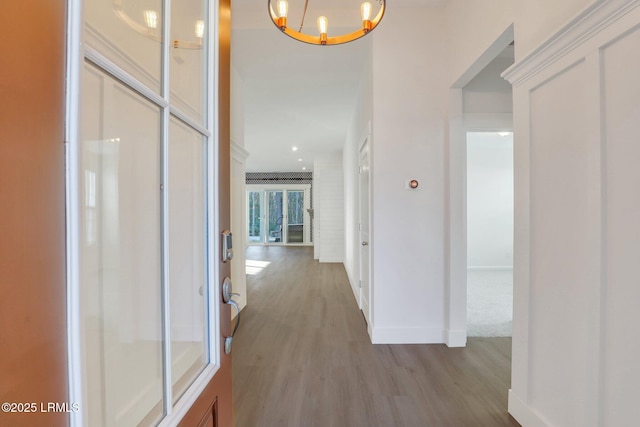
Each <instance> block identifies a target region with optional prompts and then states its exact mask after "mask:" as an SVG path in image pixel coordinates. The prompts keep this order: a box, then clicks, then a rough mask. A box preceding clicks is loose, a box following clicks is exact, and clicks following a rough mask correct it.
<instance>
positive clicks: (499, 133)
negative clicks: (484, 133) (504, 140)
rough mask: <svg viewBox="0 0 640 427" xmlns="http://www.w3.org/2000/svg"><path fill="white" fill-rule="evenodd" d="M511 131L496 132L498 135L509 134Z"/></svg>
mask: <svg viewBox="0 0 640 427" xmlns="http://www.w3.org/2000/svg"><path fill="white" fill-rule="evenodd" d="M510 133H511V132H498V135H500V136H509V134H510Z"/></svg>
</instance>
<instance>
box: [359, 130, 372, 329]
mask: <svg viewBox="0 0 640 427" xmlns="http://www.w3.org/2000/svg"><path fill="white" fill-rule="evenodd" d="M359 205H360V209H359V210H360V227H359V228H360V308H361V309H362V313H363V314H364V318H365V319H366V321H367V323H370V309H369V302H370V283H369V256H370V254H369V248H370V245H369V138H367V139H366V140H365V141H364V143H363V144H362V147H361V148H360V203H359Z"/></svg>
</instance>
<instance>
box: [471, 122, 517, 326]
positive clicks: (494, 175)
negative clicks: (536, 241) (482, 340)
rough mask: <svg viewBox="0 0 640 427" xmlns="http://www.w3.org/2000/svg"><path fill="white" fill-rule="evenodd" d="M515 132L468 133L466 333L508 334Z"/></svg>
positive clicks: (511, 306) (511, 272)
mask: <svg viewBox="0 0 640 427" xmlns="http://www.w3.org/2000/svg"><path fill="white" fill-rule="evenodd" d="M512 320H513V133H512V132H467V335H468V336H471V337H473V336H476V337H477V336H480V337H508V336H511V324H512Z"/></svg>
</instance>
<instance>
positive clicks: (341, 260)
mask: <svg viewBox="0 0 640 427" xmlns="http://www.w3.org/2000/svg"><path fill="white" fill-rule="evenodd" d="M319 261H320V262H321V263H335V262H339V263H344V259H342V258H320V259H319Z"/></svg>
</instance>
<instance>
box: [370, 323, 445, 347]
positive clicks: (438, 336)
mask: <svg viewBox="0 0 640 427" xmlns="http://www.w3.org/2000/svg"><path fill="white" fill-rule="evenodd" d="M370 335H371V342H372V343H373V344H443V343H444V342H445V332H444V331H443V330H442V329H438V328H375V327H374V328H372V330H371V333H370Z"/></svg>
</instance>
